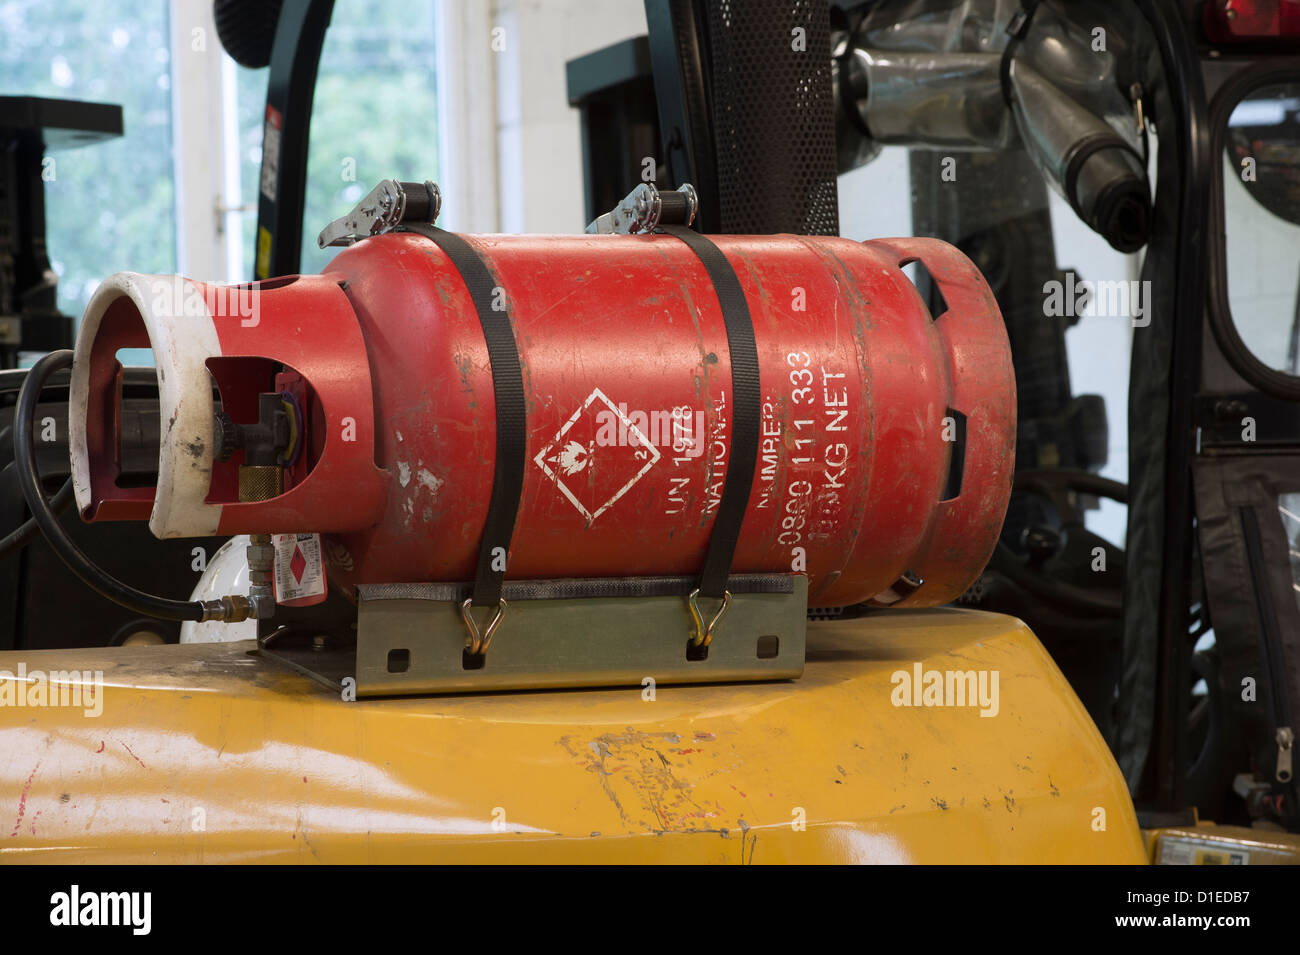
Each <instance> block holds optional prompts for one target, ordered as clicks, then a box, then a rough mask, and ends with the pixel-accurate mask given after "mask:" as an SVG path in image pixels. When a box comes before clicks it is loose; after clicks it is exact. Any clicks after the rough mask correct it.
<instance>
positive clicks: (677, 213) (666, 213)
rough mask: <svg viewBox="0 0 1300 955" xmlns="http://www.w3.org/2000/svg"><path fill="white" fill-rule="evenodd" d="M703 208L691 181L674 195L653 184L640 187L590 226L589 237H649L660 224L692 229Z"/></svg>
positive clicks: (679, 187)
mask: <svg viewBox="0 0 1300 955" xmlns="http://www.w3.org/2000/svg"><path fill="white" fill-rule="evenodd" d="M699 208H700V197H699V196H698V195H697V194H696V192H695V187H694V186H692V185H691V184H690V183H689V182H687V183H683V184H682V185H680V186H678V187H677V190H676V191H675V192H660V191H659V189H658V188H657V187H656V186H655V184H654V183H653V182H643V183H641V185H639V186H637V187H636V188H635V189H633V190H632V191H631V192H629V193H628V194H627V195H626V196H624V197H623V200H622V201H621V202H620V203H619V204H618V205H616V206H615V207H614V208H613V209H611V210H610V211H609V212H606V213H604V214H603V215H599V216H597V217H596V219H595V220H594V221H593V222H592V223H591V224H590V225H589V226H587V233H588V234H589V235H647V234H649V233H651V232H654V231H655V230H656V229H657V228H659V226H661V225H682V226H689V225H690V224H691V223H692V222H694V221H695V213H696V212H697V211H698V210H699Z"/></svg>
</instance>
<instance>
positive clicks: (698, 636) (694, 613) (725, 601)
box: [686, 587, 731, 647]
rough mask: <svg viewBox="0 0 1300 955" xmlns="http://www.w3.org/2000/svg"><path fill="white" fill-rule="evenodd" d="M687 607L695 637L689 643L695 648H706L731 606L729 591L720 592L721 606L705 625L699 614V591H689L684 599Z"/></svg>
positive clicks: (697, 589)
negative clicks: (689, 611)
mask: <svg viewBox="0 0 1300 955" xmlns="http://www.w3.org/2000/svg"><path fill="white" fill-rule="evenodd" d="M686 603H687V605H688V606H689V607H690V608H691V619H692V620H693V621H695V636H693V637H692V638H691V643H692V644H693V645H694V646H697V647H707V646H708V645H709V644H710V643H712V642H713V634H714V633H715V632H717V629H718V624H719V623H721V622H722V618H723V617H724V616H725V615H726V613H727V608H728V607H730V606H731V591H730V590H724V591H723V592H722V606H721V607H719V608H718V612H717V613H715V614H714V615H713V619H712V620H710V621H709V622H708V624H707V625H706V624H705V623H704V617H703V615H702V614H701V613H700V589H699V588H698V587H696V588H695V589H694V590H692V591H691V595H690V596H689V597H687V598H686Z"/></svg>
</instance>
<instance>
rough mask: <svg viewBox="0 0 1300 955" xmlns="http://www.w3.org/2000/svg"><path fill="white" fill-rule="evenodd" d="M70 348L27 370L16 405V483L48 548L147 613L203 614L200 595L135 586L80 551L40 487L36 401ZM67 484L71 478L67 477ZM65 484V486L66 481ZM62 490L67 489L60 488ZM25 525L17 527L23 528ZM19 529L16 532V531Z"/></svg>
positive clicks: (103, 591) (98, 589)
mask: <svg viewBox="0 0 1300 955" xmlns="http://www.w3.org/2000/svg"><path fill="white" fill-rule="evenodd" d="M72 355H73V353H72V351H71V350H69V349H63V350H61V351H56V352H50V354H48V355H46V356H45V357H44V358H42V359H41V360H40V361H38V362H37V363H36V364H35V365H33V366H32V369H31V371H29V372H28V373H27V380H26V381H24V382H23V387H22V390H21V391H19V392H18V408H17V410H16V411H15V413H14V424H13V428H14V463H15V465H16V466H17V468H18V484H19V486H21V487H22V489H23V497H24V498H26V499H27V507H28V508H29V509H30V510H31V512H32V520H33V521H35V522H36V525H37V527H39V529H40V531H41V533H42V534H43V535H44V536H45V540H46V543H48V544H49V545H50V549H51V550H53V551H54V553H55V554H57V555H58V556H59V559H60V560H62V561H63V563H64V564H66V565H67V568H68V570H70V571H72V573H73V574H75V575H76V576H77V578H78V579H80V580H81V582H82V583H83V584H85V585H86V586H87V587H89V588H90V589H91V590H93V591H95V593H97V594H99V595H100V596H102V597H105V598H107V599H108V600H111V601H113V602H114V603H115V604H119V605H120V606H123V607H125V608H127V609H128V610H131V611H133V612H135V613H138V614H141V615H142V616H146V617H157V618H158V619H160V620H202V619H203V618H204V606H203V604H202V603H200V602H199V601H197V600H168V599H167V598H166V597H157V596H154V595H153V594H147V593H144V592H143V591H139V590H136V589H135V588H134V587H130V586H128V585H127V584H124V583H122V581H120V580H118V579H117V578H116V577H113V576H112V575H111V574H109V573H107V572H106V571H105V570H103V569H102V568H101V567H99V566H98V565H97V564H95V563H94V562H93V561H91V559H90V558H89V557H87V556H86V555H85V554H84V553H82V551H81V548H79V547H78V546H77V545H76V544H75V543H73V541H72V538H70V537H69V536H68V535H67V533H66V532H65V531H64V530H63V528H62V526H60V524H59V520H58V518H57V517H56V516H55V514H54V511H53V510H52V509H51V507H50V503H49V502H48V501H46V499H45V495H44V493H43V492H42V491H41V476H40V471H39V470H38V469H37V467H36V442H35V431H34V428H33V422H34V421H35V418H36V405H37V402H38V401H39V400H40V396H41V391H42V389H43V388H44V387H45V381H46V379H47V378H49V377H50V375H51V374H53V373H54V372H56V371H59V370H61V369H63V368H69V367H71V366H72ZM68 483H69V484H71V483H72V482H71V481H69V482H68ZM64 490H67V488H66V487H65V488H64ZM59 494H60V495H62V494H63V491H60V492H59ZM21 530H22V528H19V531H21ZM15 533H17V532H15Z"/></svg>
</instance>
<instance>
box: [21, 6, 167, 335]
mask: <svg viewBox="0 0 1300 955" xmlns="http://www.w3.org/2000/svg"><path fill="white" fill-rule="evenodd" d="M0 35H3V36H4V38H5V39H4V43H3V44H0V94H3V95H8V96H43V97H50V98H54V99H72V100H89V101H92V102H99V103H113V104H118V105H120V106H121V107H122V114H123V129H124V135H123V136H122V137H121V138H117V139H111V140H108V141H105V142H100V143H95V144H93V145H89V146H82V147H79V148H75V149H67V150H56V151H54V152H51V153H49V154H48V158H49V159H52V160H53V163H51V164H47V166H46V174H45V176H46V182H45V208H46V217H45V218H46V240H47V243H48V248H49V256H50V262H51V265H52V266H53V268H54V271H55V273H56V274H57V275H58V276H59V307H60V308H61V309H62V310H63V311H64V312H65V313H66V314H69V315H72V316H74V317H79V316H80V315H81V312H82V310H83V309H84V308H85V306H86V303H87V302H88V301H89V299H90V295H91V293H93V292H94V290H95V288H96V287H97V286H98V285H99V283H100V281H102V280H103V278H104V277H105V276H107V275H110V274H111V273H113V272H117V271H122V270H127V269H129V270H131V271H135V272H174V271H175V270H176V228H175V224H174V223H175V218H176V217H175V180H174V177H173V173H172V160H171V150H172V113H171V102H172V92H171V55H170V51H169V43H168V38H169V20H168V4H167V0H142V2H137V3H133V4H105V3H103V2H97V0H60V2H59V3H24V2H19V0H0Z"/></svg>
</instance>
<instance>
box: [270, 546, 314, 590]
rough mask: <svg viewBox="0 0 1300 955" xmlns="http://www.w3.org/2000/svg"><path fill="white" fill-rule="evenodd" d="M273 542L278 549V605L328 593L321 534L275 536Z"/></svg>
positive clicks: (276, 556) (276, 558)
mask: <svg viewBox="0 0 1300 955" xmlns="http://www.w3.org/2000/svg"><path fill="white" fill-rule="evenodd" d="M271 542H272V544H274V546H275V600H276V602H277V603H287V602H288V601H290V600H301V599H303V598H305V597H319V596H320V595H321V594H323V593H325V567H324V562H323V561H322V560H321V545H320V535H319V534H272V535H271Z"/></svg>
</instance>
